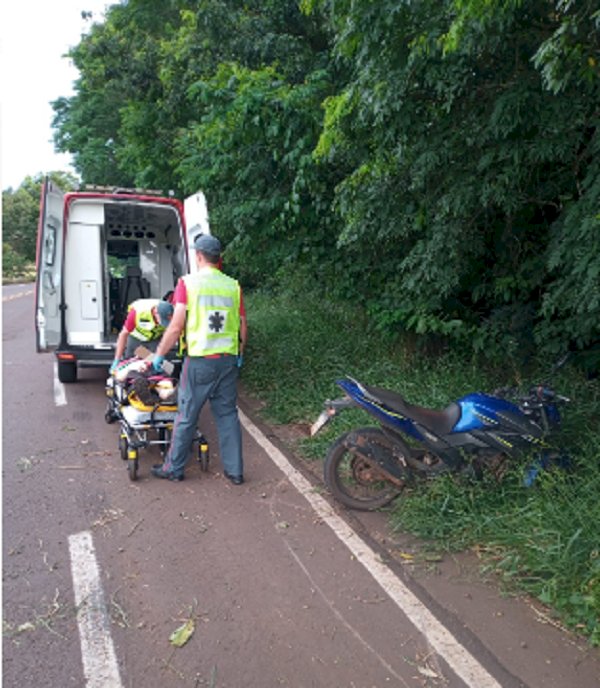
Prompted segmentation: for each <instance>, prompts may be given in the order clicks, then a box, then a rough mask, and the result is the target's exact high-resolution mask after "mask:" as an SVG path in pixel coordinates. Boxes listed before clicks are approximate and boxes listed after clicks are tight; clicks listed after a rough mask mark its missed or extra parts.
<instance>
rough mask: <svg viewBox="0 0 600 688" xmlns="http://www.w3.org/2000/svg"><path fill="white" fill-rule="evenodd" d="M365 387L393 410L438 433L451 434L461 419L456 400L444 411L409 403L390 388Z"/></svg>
mask: <svg viewBox="0 0 600 688" xmlns="http://www.w3.org/2000/svg"><path fill="white" fill-rule="evenodd" d="M364 388H365V389H366V390H367V391H368V392H369V394H371V395H372V396H373V397H374V398H375V399H378V400H379V401H380V402H381V403H382V404H383V405H384V406H386V407H387V408H389V409H390V410H391V411H394V412H396V413H399V414H400V415H402V416H406V417H407V418H410V419H411V420H414V421H416V422H417V423H419V424H421V425H424V426H425V427H426V428H427V429H428V430H431V431H432V432H434V433H435V434H436V435H449V434H450V433H451V432H452V429H453V428H454V426H455V425H456V423H458V421H459V419H460V406H459V405H458V404H457V403H456V402H452V403H451V404H450V405H449V406H447V407H446V408H445V409H443V410H442V411H438V410H436V409H431V408H425V407H424V406H415V405H414V404H409V403H407V402H406V401H405V400H404V398H403V397H401V396H400V395H399V394H397V393H396V392H391V391H390V390H389V389H382V388H380V387H367V386H366V385H364Z"/></svg>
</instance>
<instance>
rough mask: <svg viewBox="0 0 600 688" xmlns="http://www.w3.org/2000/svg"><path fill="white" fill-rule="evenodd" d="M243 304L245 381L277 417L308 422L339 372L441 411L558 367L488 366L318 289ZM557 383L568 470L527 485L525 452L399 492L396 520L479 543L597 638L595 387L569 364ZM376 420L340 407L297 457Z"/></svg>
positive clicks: (527, 588) (599, 477)
mask: <svg viewBox="0 0 600 688" xmlns="http://www.w3.org/2000/svg"><path fill="white" fill-rule="evenodd" d="M246 301H247V310H248V321H249V328H250V337H249V347H248V350H247V356H246V363H245V366H244V369H243V371H242V382H243V384H244V385H245V387H246V389H248V390H249V391H250V392H251V393H253V394H254V395H256V396H258V397H259V398H260V399H261V400H262V402H263V403H264V410H263V413H264V415H265V417H266V419H267V420H269V421H271V422H274V423H306V424H309V423H312V422H313V421H314V420H315V419H316V417H317V416H318V414H319V413H320V411H321V408H322V404H323V401H324V400H325V398H334V397H336V396H340V390H339V389H338V388H337V387H336V386H335V383H334V381H335V379H336V378H338V377H341V376H344V375H352V376H353V377H357V378H359V379H361V380H363V381H365V382H367V383H368V384H371V385H379V386H384V387H390V388H392V389H396V390H397V391H399V392H400V393H402V394H403V396H404V397H405V398H406V399H407V400H408V401H410V402H412V403H415V404H421V405H424V406H432V407H436V408H443V407H444V406H446V405H447V404H448V403H449V402H450V401H452V400H453V399H456V398H457V397H459V396H461V395H463V394H465V393H467V392H469V391H473V390H490V389H493V388H494V387H496V386H498V385H514V384H523V383H524V382H528V381H531V382H535V381H539V380H540V379H541V378H542V377H543V376H544V375H547V374H548V372H549V371H550V368H551V365H550V363H551V362H548V361H544V362H541V363H538V364H537V367H536V366H533V367H532V369H531V370H529V371H528V373H527V375H526V376H525V374H524V373H523V372H522V371H520V370H519V369H518V368H517V367H516V366H515V365H514V363H513V362H512V361H498V362H497V364H496V365H495V366H493V365H490V364H489V362H488V363H487V364H486V365H483V364H482V363H481V362H480V361H479V362H478V361H476V360H473V359H472V358H470V357H469V356H468V355H466V354H465V353H461V352H456V351H443V350H441V349H440V348H439V347H438V348H437V349H434V350H433V351H434V352H432V349H429V350H427V348H426V347H421V346H420V345H419V344H418V343H415V341H414V340H412V339H411V338H408V337H405V338H404V339H400V338H398V339H395V340H391V339H390V338H389V337H385V336H383V335H382V334H380V333H377V332H373V331H370V330H369V329H368V327H367V323H366V320H365V319H364V317H363V316H362V315H361V314H360V313H358V312H357V311H356V310H355V309H352V308H350V307H348V306H342V305H339V304H335V303H332V302H330V301H329V300H328V299H327V298H325V297H323V296H321V295H315V294H304V295H302V296H300V297H299V296H291V295H275V294H261V293H254V294H250V295H247V297H246ZM525 377H527V380H525V379H524V378H525ZM553 384H554V386H555V387H556V388H557V389H558V390H559V391H561V392H562V393H564V394H566V395H567V396H571V397H572V398H573V403H572V405H571V406H570V407H569V408H567V409H566V412H565V420H564V424H563V430H562V433H561V438H560V439H561V443H562V444H564V446H566V447H567V448H568V450H569V454H570V456H571V457H572V460H573V467H574V468H573V470H572V471H571V472H569V473H565V472H564V471H549V472H545V473H543V474H540V476H539V478H538V479H537V480H536V482H535V483H534V486H533V487H532V488H526V487H525V486H524V484H523V471H524V470H525V468H526V466H527V460H526V459H524V460H523V462H522V464H521V465H519V466H516V467H515V468H514V469H513V470H512V471H511V472H509V474H508V475H507V476H506V477H505V478H504V480H503V481H502V482H500V483H497V482H496V481H494V480H493V479H491V478H490V479H488V480H483V481H482V482H479V483H469V482H466V481H465V480H461V479H457V478H455V477H451V476H446V477H443V478H440V479H437V480H435V481H431V482H429V483H427V484H425V485H423V486H421V487H419V488H417V489H414V490H412V491H409V492H406V493H404V494H403V496H402V497H401V498H400V499H399V500H397V501H396V503H395V504H394V507H393V509H392V510H391V512H390V522H391V525H392V526H393V527H394V528H397V529H403V530H406V531H409V532H411V533H414V534H416V535H418V536H420V537H421V538H426V539H429V540H431V541H433V542H434V543H435V544H436V546H438V547H442V548H445V549H453V550H460V549H465V548H472V547H477V549H478V551H480V552H483V553H484V563H485V567H486V568H487V569H488V570H493V571H494V572H496V573H498V574H500V576H501V578H502V579H503V580H504V581H505V582H506V583H507V585H510V586H511V588H512V589H514V590H516V591H523V592H527V593H529V594H531V595H532V596H535V597H537V598H538V599H539V600H541V601H542V602H544V603H545V604H547V605H549V606H550V607H551V608H553V609H554V610H555V612H556V614H557V615H558V616H559V617H560V618H561V619H562V621H563V622H564V623H565V624H567V625H569V626H571V627H574V628H576V629H577V630H578V631H580V632H582V633H583V634H585V635H587V636H588V638H589V640H590V642H591V643H592V644H600V622H599V619H600V498H599V497H600V472H599V461H600V422H599V420H598V419H599V418H600V384H599V383H598V381H586V380H585V379H584V377H583V376H582V375H580V374H579V373H578V372H577V371H576V370H575V369H574V368H573V367H565V368H563V369H562V370H561V371H559V372H558V373H556V375H555V377H554V378H553ZM369 424H373V422H372V421H371V420H370V419H369V417H368V416H367V415H366V414H364V413H362V412H360V411H352V412H349V413H346V414H343V415H342V416H341V417H340V418H339V419H336V421H334V422H333V423H332V424H331V425H332V427H330V428H329V429H328V430H326V431H325V432H324V433H323V436H322V437H321V436H317V438H315V439H314V440H307V441H306V442H304V443H303V445H302V448H301V449H302V453H303V455H304V456H305V457H307V458H310V457H312V458H317V457H322V456H323V455H324V452H325V450H326V446H327V444H328V443H329V442H331V441H332V438H333V437H334V436H337V435H338V434H339V433H340V432H342V431H343V430H344V429H346V428H347V427H350V426H352V425H354V426H357V425H369Z"/></svg>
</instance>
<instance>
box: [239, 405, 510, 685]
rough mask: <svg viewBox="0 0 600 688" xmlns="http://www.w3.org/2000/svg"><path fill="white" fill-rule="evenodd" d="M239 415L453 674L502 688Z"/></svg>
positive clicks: (480, 683) (273, 448) (243, 418)
mask: <svg viewBox="0 0 600 688" xmlns="http://www.w3.org/2000/svg"><path fill="white" fill-rule="evenodd" d="M239 414H240V420H241V422H242V425H243V426H244V428H245V429H246V431H247V432H248V433H249V434H250V435H251V436H252V437H253V438H254V440H255V441H256V442H257V443H258V444H259V445H260V446H261V447H262V448H263V449H264V450H265V452H266V453H267V455H268V456H269V457H270V458H271V460H272V461H273V462H274V463H275V464H276V465H277V466H278V467H279V468H280V469H281V470H282V471H283V473H284V474H285V475H286V477H287V478H288V480H289V481H290V482H291V483H292V484H293V485H294V487H295V488H296V489H297V490H298V492H300V494H302V495H303V496H304V497H305V498H306V499H307V500H308V501H309V503H310V505H311V506H312V508H313V509H314V510H315V512H316V513H317V514H318V516H319V517H320V518H321V519H322V520H323V521H324V522H325V523H327V525H328V526H329V527H330V528H331V529H332V530H333V532H334V533H335V534H336V535H337V537H338V538H339V539H340V540H341V541H342V542H343V543H344V544H345V545H346V547H348V549H349V550H350V552H352V554H353V555H354V556H355V557H356V559H357V560H358V561H360V562H361V563H362V565H363V566H364V567H365V568H366V569H367V571H369V573H370V574H371V575H372V576H373V578H374V579H375V580H376V581H377V582H378V583H379V585H381V587H382V588H383V589H384V590H385V592H386V593H387V594H388V595H389V596H390V598H391V599H392V600H393V601H394V602H395V603H396V605H397V606H398V607H399V608H400V610H401V611H402V612H403V613H404V614H405V615H406V616H407V617H408V619H409V620H410V622H411V623H412V624H413V625H414V626H415V628H417V630H419V631H420V632H421V633H422V634H423V636H425V638H427V640H428V641H429V642H430V643H431V645H432V647H433V648H434V649H435V651H436V652H437V653H438V654H439V655H440V656H441V657H442V658H443V659H444V660H445V661H446V662H447V663H448V665H449V666H450V667H451V668H452V670H453V671H454V673H455V674H456V675H457V676H458V677H459V678H461V679H462V680H463V681H464V682H465V683H466V685H467V686H469V687H470V688H501V685H500V684H499V683H498V682H497V681H496V679H494V677H493V676H492V675H491V674H489V673H488V672H487V671H486V670H485V668H484V667H483V666H482V665H481V664H480V663H479V662H478V661H477V660H476V659H475V657H473V655H472V654H471V653H470V652H469V651H468V650H467V649H466V648H465V647H463V645H461V644H460V643H459V641H458V640H457V639H456V638H455V637H454V636H453V635H452V633H451V632H450V631H449V630H448V629H447V628H446V627H445V626H444V625H443V624H442V623H441V622H440V621H438V619H437V618H436V617H435V616H434V615H433V614H432V613H431V612H430V611H429V609H428V608H427V607H426V606H425V605H424V604H423V603H422V602H421V601H420V600H419V599H418V598H417V597H416V596H415V595H414V594H413V593H412V592H411V591H410V590H409V589H408V588H407V587H406V585H404V583H402V582H401V581H400V580H399V578H398V577H397V576H396V575H395V574H394V572H393V571H392V570H391V569H390V568H389V567H388V566H386V565H385V564H384V563H383V562H381V561H380V560H379V558H378V557H377V555H376V554H375V552H374V551H373V550H372V549H371V547H369V546H368V545H367V544H366V543H365V542H364V541H363V540H362V539H361V538H360V537H359V536H358V535H357V534H356V533H355V532H354V531H353V530H352V528H350V526H349V525H348V524H347V523H346V522H345V521H344V520H343V519H342V518H340V517H339V516H338V515H337V514H336V513H335V512H334V511H333V509H332V508H331V506H330V505H329V504H328V502H327V501H326V500H325V499H323V497H321V496H320V495H318V494H316V493H315V491H314V488H313V486H312V485H311V483H310V482H309V481H308V480H307V479H306V478H305V477H304V476H303V475H302V474H301V473H299V472H298V471H297V470H296V469H295V468H294V467H293V466H292V465H291V464H290V462H289V461H288V460H287V459H286V457H285V456H284V454H283V453H282V452H281V451H279V449H277V447H276V446H275V445H274V444H273V443H272V442H270V441H269V439H268V438H267V437H266V436H265V435H264V433H262V432H261V431H260V430H259V429H258V428H257V427H256V426H255V425H254V423H252V421H251V420H250V419H249V418H248V417H247V416H246V415H245V414H244V413H243V412H242V411H241V410H240V411H239Z"/></svg>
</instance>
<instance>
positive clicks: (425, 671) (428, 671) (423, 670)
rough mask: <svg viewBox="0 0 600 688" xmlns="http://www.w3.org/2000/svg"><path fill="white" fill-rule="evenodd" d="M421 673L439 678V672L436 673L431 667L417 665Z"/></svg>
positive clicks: (428, 676)
mask: <svg viewBox="0 0 600 688" xmlns="http://www.w3.org/2000/svg"><path fill="white" fill-rule="evenodd" d="M417 668H418V671H419V673H420V674H421V675H422V676H427V678H439V674H436V673H435V671H432V670H431V669H430V668H429V667H417Z"/></svg>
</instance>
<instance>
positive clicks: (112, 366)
mask: <svg viewBox="0 0 600 688" xmlns="http://www.w3.org/2000/svg"><path fill="white" fill-rule="evenodd" d="M120 362H121V359H120V358H115V360H114V361H113V362H112V365H111V366H110V372H111V373H113V372H114V371H115V370H116V369H117V366H118V365H119V363H120Z"/></svg>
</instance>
